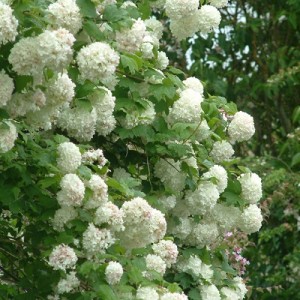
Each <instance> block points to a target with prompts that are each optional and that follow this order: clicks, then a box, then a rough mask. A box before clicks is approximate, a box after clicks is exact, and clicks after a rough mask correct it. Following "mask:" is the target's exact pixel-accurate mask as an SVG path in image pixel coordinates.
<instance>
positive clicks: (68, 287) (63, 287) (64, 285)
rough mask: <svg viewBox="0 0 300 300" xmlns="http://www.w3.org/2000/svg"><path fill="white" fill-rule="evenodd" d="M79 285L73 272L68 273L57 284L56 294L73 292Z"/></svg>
mask: <svg viewBox="0 0 300 300" xmlns="http://www.w3.org/2000/svg"><path fill="white" fill-rule="evenodd" d="M79 285H80V281H79V279H78V278H77V277H76V273H75V272H70V274H67V275H66V278H64V279H61V280H60V281H59V282H58V284H57V293H58V294H64V293H70V292H72V291H74V289H76V288H78V287H79Z"/></svg>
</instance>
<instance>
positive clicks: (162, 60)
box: [156, 51, 169, 70]
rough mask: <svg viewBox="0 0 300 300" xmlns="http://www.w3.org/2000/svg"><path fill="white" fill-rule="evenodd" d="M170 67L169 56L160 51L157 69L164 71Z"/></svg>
mask: <svg viewBox="0 0 300 300" xmlns="http://www.w3.org/2000/svg"><path fill="white" fill-rule="evenodd" d="M168 65H169V58H168V56H167V54H166V53H165V52H164V51H158V52H157V61H156V67H157V68H158V69H159V70H164V69H166V68H167V66H168Z"/></svg>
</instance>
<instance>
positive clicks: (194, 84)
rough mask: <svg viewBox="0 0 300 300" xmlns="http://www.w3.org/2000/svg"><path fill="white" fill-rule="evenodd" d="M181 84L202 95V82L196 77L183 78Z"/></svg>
mask: <svg viewBox="0 0 300 300" xmlns="http://www.w3.org/2000/svg"><path fill="white" fill-rule="evenodd" d="M183 84H184V85H185V87H186V88H187V89H192V90H194V91H195V92H198V93H199V94H200V95H203V91H204V88H203V84H202V83H201V81H200V80H199V79H198V78H196V77H189V78H187V79H186V80H183Z"/></svg>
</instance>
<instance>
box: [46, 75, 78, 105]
mask: <svg viewBox="0 0 300 300" xmlns="http://www.w3.org/2000/svg"><path fill="white" fill-rule="evenodd" d="M75 86H76V85H75V84H74V83H73V81H72V80H71V79H70V77H69V76H68V74H67V73H58V75H57V78H55V79H54V80H51V81H50V82H49V83H48V85H47V90H46V95H47V103H48V104H51V105H61V104H64V103H69V102H71V101H72V99H73V97H74V96H75V90H74V89H75Z"/></svg>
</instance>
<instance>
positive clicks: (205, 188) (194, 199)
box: [186, 182, 219, 215]
mask: <svg viewBox="0 0 300 300" xmlns="http://www.w3.org/2000/svg"><path fill="white" fill-rule="evenodd" d="M218 199H219V192H218V189H217V187H216V185H215V184H213V183H211V182H202V183H200V184H199V185H198V187H197V189H196V190H195V191H194V192H192V191H189V192H188V193H187V194H186V201H187V203H188V205H189V210H190V211H191V212H192V213H193V214H199V215H203V214H205V213H207V212H209V211H210V210H211V209H212V208H213V207H214V206H215V205H216V203H217V200H218Z"/></svg>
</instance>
